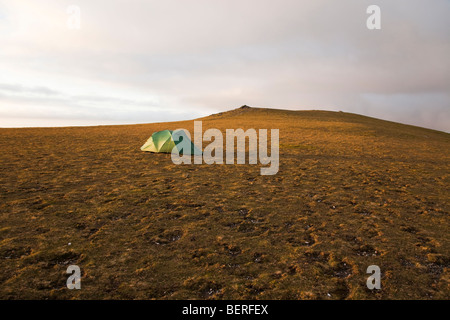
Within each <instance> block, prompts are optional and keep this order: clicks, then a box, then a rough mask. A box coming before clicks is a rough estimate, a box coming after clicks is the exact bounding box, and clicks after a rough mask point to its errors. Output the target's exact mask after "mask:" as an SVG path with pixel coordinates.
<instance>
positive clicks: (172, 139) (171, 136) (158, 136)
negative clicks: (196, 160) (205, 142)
mask: <svg viewBox="0 0 450 320" xmlns="http://www.w3.org/2000/svg"><path fill="white" fill-rule="evenodd" d="M174 147H176V148H177V150H178V152H179V154H190V155H201V154H202V151H201V150H200V149H199V148H197V147H196V146H195V145H194V144H193V143H192V141H191V140H190V139H189V137H188V136H187V135H186V133H185V132H184V131H183V130H176V131H172V130H163V131H158V132H154V133H153V134H152V136H151V137H150V138H149V139H148V140H147V142H146V143H144V145H143V146H142V147H141V150H142V151H150V152H162V153H171V152H172V149H173V148H174ZM183 149H186V150H183Z"/></svg>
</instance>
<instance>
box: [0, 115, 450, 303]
mask: <svg viewBox="0 0 450 320" xmlns="http://www.w3.org/2000/svg"><path fill="white" fill-rule="evenodd" d="M202 120H203V130H206V129H208V128H212V127H213V128H219V129H221V130H223V131H224V130H225V129H226V128H239V127H242V128H244V129H247V128H256V129H258V128H279V129H280V171H279V173H278V174H277V175H275V176H261V175H260V172H259V166H258V165H257V166H255V165H234V166H232V165H211V166H210V165H180V166H176V165H174V164H172V162H171V159H170V155H167V154H152V153H144V152H141V151H140V150H139V148H140V146H141V145H142V144H143V143H144V142H145V141H146V139H147V138H148V137H149V136H150V135H151V133H152V132H154V131H157V130H162V129H176V128H180V127H181V128H186V129H188V130H191V132H193V122H192V121H186V122H177V123H161V124H148V125H134V126H104V127H84V128H81V127H80V128H33V129H31V128H30V129H0V148H1V155H0V201H1V202H0V270H1V271H2V272H1V273H0V298H3V299H22V298H27V299H47V298H50V299H52V298H57V299H71V298H75V299H80V298H81V299H95V298H96V299H128V298H133V299H184V298H188V299H202V298H211V299H243V298H245V299H400V298H405V299H449V298H450V290H449V280H450V279H449V276H450V273H449V264H450V247H449V217H448V214H449V192H448V186H449V185H450V181H449V172H450V171H449V166H450V161H449V160H450V155H449V150H450V135H449V134H446V133H442V132H437V131H433V130H427V129H423V128H418V127H412V126H406V125H401V124H396V123H392V122H387V121H381V120H377V119H373V118H367V117H363V116H359V115H354V114H348V113H337V112H324V111H299V112H294V111H283V110H269V109H254V108H252V109H237V110H234V111H231V112H227V113H223V114H221V115H213V116H210V117H206V118H203V119H202ZM68 243H71V245H70V246H69V245H68ZM70 264H77V265H79V266H80V267H81V270H82V273H83V278H82V289H81V290H68V289H67V288H66V287H65V282H66V279H67V275H66V274H65V271H66V268H67V266H68V265H70ZM372 264H376V265H379V266H380V267H381V270H382V272H383V278H382V290H380V291H370V290H368V289H367V288H366V286H365V281H366V279H367V276H368V275H366V273H365V270H366V268H367V267H368V266H369V265H372Z"/></svg>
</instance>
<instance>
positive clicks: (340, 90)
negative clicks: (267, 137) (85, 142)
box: [0, 0, 450, 132]
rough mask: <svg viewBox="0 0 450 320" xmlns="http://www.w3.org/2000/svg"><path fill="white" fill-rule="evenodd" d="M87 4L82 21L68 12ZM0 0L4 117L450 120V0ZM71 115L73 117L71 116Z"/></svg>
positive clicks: (449, 126) (20, 120)
mask: <svg viewBox="0 0 450 320" xmlns="http://www.w3.org/2000/svg"><path fill="white" fill-rule="evenodd" d="M72 4H75V5H77V6H79V8H80V10H81V20H80V22H81V29H79V30H71V29H69V28H68V27H67V20H68V18H69V15H68V14H67V12H66V10H67V7H68V6H69V5H72ZM371 4H373V3H372V1H364V0H342V1H333V0H315V1H312V0H310V1H298V0H295V1H294V0H292V1H290V0H282V1H261V0H260V1H255V0H241V1H236V0H227V1H206V0H203V1H198V0H193V1H181V0H167V1H143V0H142V1H140V0H133V1H121V0H117V1H105V0H99V1H87V0H78V1H70V2H69V1H57V0H42V1H25V0H18V1H10V2H9V3H7V4H6V3H3V2H2V3H0V48H1V49H0V70H1V73H0V119H1V120H0V126H26V125H67V124H71V123H72V124H74V125H77V124H106V123H108V124H109V123H145V122H154V121H170V120H181V119H192V118H195V117H198V116H202V115H208V114H210V113H215V112H219V111H225V110H229V109H231V108H235V107H239V106H241V105H243V104H247V105H251V106H261V107H272V108H284V109H298V110H301V109H304V110H306V109H324V110H342V111H349V112H355V113H360V114H364V115H369V116H374V117H379V118H382V119H387V120H393V121H398V122H402V123H408V124H415V125H419V126H424V127H429V128H434V129H438V130H443V131H447V132H449V131H450V59H448V57H449V56H450V37H449V30H450V19H448V16H449V15H450V2H449V1H445V0H435V1H433V2H432V3H430V2H428V3H427V2H425V1H420V0H409V1H406V0H403V1H402V0H397V1H387V0H380V1H377V5H379V6H380V8H381V21H382V29H381V30H368V29H367V28H366V19H367V18H368V15H367V13H366V8H367V7H368V6H369V5H371ZM71 121H72V122H71Z"/></svg>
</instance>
